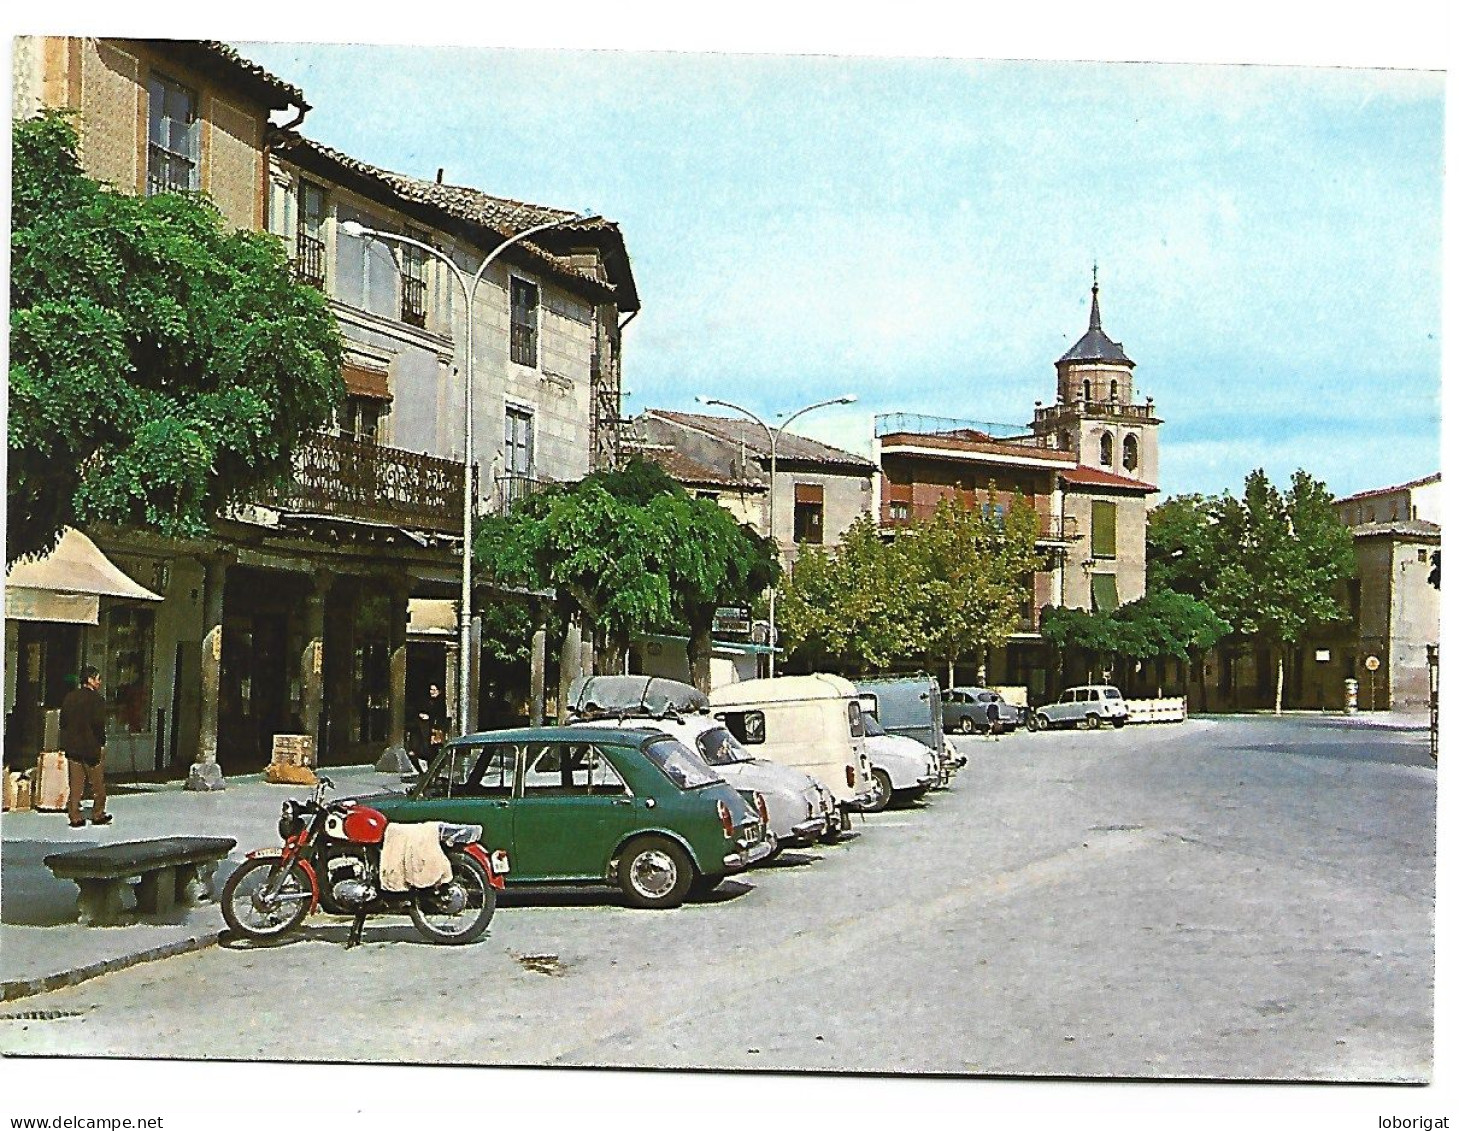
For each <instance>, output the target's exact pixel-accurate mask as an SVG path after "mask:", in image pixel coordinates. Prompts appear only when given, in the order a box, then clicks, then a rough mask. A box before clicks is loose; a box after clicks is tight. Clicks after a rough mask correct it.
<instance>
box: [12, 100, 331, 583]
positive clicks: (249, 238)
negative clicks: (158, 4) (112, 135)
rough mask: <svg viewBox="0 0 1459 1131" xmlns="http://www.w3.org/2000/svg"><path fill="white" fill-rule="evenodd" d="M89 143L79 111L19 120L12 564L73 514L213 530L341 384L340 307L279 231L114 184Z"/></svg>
mask: <svg viewBox="0 0 1459 1131" xmlns="http://www.w3.org/2000/svg"><path fill="white" fill-rule="evenodd" d="M76 147H77V137H76V132H75V130H74V128H73V126H72V125H71V123H70V121H69V118H68V117H67V116H66V115H64V114H60V113H54V112H52V113H46V114H42V115H40V116H37V117H34V118H30V119H25V120H21V121H17V122H15V123H14V132H13V140H12V193H13V196H12V201H13V214H12V231H11V272H10V305H11V337H10V371H9V381H10V386H9V394H10V416H9V429H8V440H9V472H8V481H7V494H8V505H9V521H8V529H7V535H8V537H7V542H6V557H7V560H8V561H13V560H14V559H15V558H17V557H20V556H24V555H32V554H36V553H39V552H43V551H44V550H46V549H48V548H49V547H50V546H52V545H53V544H54V542H55V540H56V538H57V537H58V536H59V533H60V530H61V528H62V527H64V526H67V525H73V524H76V523H86V522H107V523H116V524H132V525H141V526H147V527H151V528H153V529H155V530H157V531H159V532H161V533H163V534H167V535H172V536H179V537H186V536H195V535H200V534H202V533H205V532H206V530H207V529H208V526H209V523H210V521H211V520H212V519H213V518H214V517H215V516H216V515H217V514H218V512H219V511H220V510H221V509H222V508H224V507H226V506H227V505H228V504H230V503H232V502H235V501H238V500H241V499H244V498H247V497H248V496H249V495H250V494H252V493H253V492H254V491H255V490H257V489H258V488H259V487H260V486H261V485H264V484H267V483H270V482H274V481H277V480H278V479H280V478H281V477H283V476H284V475H286V474H287V473H288V472H289V470H290V463H291V458H292V447H293V444H294V443H295V441H296V439H297V437H299V436H300V435H303V434H307V433H308V432H310V431H312V430H314V429H316V428H318V427H319V426H321V425H322V424H324V423H325V421H327V420H328V419H329V416H330V413H331V411H332V410H333V408H334V406H335V405H336V404H337V403H338V401H339V400H340V399H341V398H342V396H343V393H344V388H343V382H342V379H341V375H340V367H341V360H342V347H341V343H340V338H339V333H338V330H337V328H336V326H335V323H334V319H333V316H332V315H331V314H330V312H329V308H328V306H327V304H326V302H325V299H324V296H323V295H322V294H320V293H319V292H318V291H316V290H314V289H312V288H309V287H306V286H301V285H299V284H297V283H296V282H295V281H294V279H293V278H292V276H291V274H290V272H289V268H288V263H287V260H286V259H285V256H284V252H283V249H282V247H281V246H280V244H279V242H278V240H276V239H274V238H273V237H272V236H268V235H265V234H262V233H258V232H227V231H225V230H224V223H223V219H222V217H221V215H220V214H219V212H218V211H217V209H216V208H215V207H214V206H213V205H212V204H211V203H210V202H209V201H208V200H207V199H206V198H204V197H201V196H196V195H185V194H176V193H168V194H162V195H158V196H150V197H138V196H131V195H128V194H125V193H121V192H117V191H115V190H113V189H111V188H110V187H108V186H105V185H101V184H98V183H97V182H95V181H93V180H90V179H89V178H87V177H86V176H84V175H83V173H82V171H81V166H80V162H79V160H78V158H77V148H76Z"/></svg>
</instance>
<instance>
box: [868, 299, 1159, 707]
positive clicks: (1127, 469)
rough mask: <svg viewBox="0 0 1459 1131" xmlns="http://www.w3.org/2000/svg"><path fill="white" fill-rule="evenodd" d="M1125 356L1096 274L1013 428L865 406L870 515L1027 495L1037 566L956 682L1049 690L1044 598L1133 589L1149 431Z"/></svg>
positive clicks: (1073, 600)
mask: <svg viewBox="0 0 1459 1131" xmlns="http://www.w3.org/2000/svg"><path fill="white" fill-rule="evenodd" d="M1134 368H1135V363H1134V362H1133V361H1131V360H1130V359H1129V357H1128V356H1127V355H1126V354H1125V352H1124V349H1123V347H1122V346H1121V345H1120V344H1119V343H1118V342H1115V341H1113V340H1112V339H1111V338H1110V337H1109V336H1108V335H1107V334H1106V333H1105V332H1104V329H1103V327H1102V325H1101V322H1100V312H1099V284H1098V281H1097V280H1096V282H1095V285H1094V288H1093V292H1092V296H1091V304H1090V316H1089V328H1088V330H1087V331H1086V332H1085V334H1084V335H1083V337H1081V338H1080V339H1079V341H1078V342H1076V343H1075V344H1074V345H1073V346H1072V347H1071V348H1070V349H1069V350H1068V351H1067V352H1066V353H1065V354H1064V355H1063V356H1062V357H1061V358H1059V360H1058V361H1057V362H1056V363H1055V371H1056V391H1055V401H1054V403H1053V404H1052V405H1050V406H1047V407H1045V406H1044V405H1042V403H1040V402H1035V408H1034V419H1033V421H1032V422H1031V423H1030V424H1028V425H1027V426H1026V427H1025V428H1017V427H1014V426H1007V425H997V424H987V423H980V422H972V421H965V420H950V419H942V418H937V417H925V416H915V415H910V414H905V413H896V414H890V415H886V416H881V417H878V418H877V421H876V428H875V430H876V438H875V441H874V451H875V457H876V460H877V463H878V465H879V467H880V471H881V475H880V492H879V494H880V504H879V512H880V521H881V524H882V527H883V529H885V530H887V531H894V530H896V529H897V528H899V527H901V526H905V525H906V524H907V523H909V522H913V521H916V520H919V519H924V518H926V517H928V516H929V515H930V514H931V513H932V511H933V510H934V509H935V507H936V506H937V503H938V502H939V501H940V500H943V499H949V500H953V501H956V502H958V503H960V504H962V505H964V506H974V505H977V506H985V507H991V508H993V509H995V510H996V509H998V508H1001V507H1006V506H1008V505H1009V503H1010V502H1011V500H1012V498H1013V496H1014V495H1015V494H1017V495H1018V496H1021V497H1022V498H1023V499H1024V501H1025V502H1027V503H1029V504H1030V505H1032V506H1033V508H1034V511H1035V512H1036V513H1037V515H1038V518H1039V541H1038V545H1039V547H1040V548H1041V549H1042V550H1043V551H1044V553H1045V555H1046V557H1045V561H1046V568H1045V569H1042V570H1040V571H1038V572H1036V573H1035V574H1033V575H1032V576H1031V577H1030V578H1029V579H1028V597H1027V600H1026V601H1025V603H1024V611H1023V616H1022V622H1021V624H1020V626H1019V630H1018V631H1017V632H1016V633H1015V634H1014V636H1013V637H1012V638H1011V640H1010V642H1009V645H1008V647H1007V648H1005V649H1002V650H1001V651H999V652H998V653H997V654H995V655H993V656H989V657H986V658H983V657H968V658H967V659H966V662H965V663H964V664H960V665H958V667H957V670H956V678H957V679H958V680H960V681H963V682H973V681H975V680H978V679H985V680H987V681H989V682H993V683H997V684H1019V685H1023V686H1024V687H1027V688H1028V690H1029V692H1030V694H1032V695H1033V696H1034V697H1035V698H1043V697H1047V696H1050V695H1054V694H1057V693H1058V691H1059V690H1060V689H1059V688H1056V687H1054V686H1053V685H1052V683H1051V680H1053V679H1054V673H1053V669H1052V667H1051V665H1050V663H1049V656H1048V650H1047V648H1046V647H1045V646H1044V644H1043V640H1042V637H1041V636H1040V617H1041V614H1042V610H1043V609H1044V608H1046V607H1048V606H1051V605H1053V606H1062V607H1067V608H1079V609H1113V608H1116V607H1118V606H1119V605H1122V604H1125V603H1127V602H1129V601H1134V600H1137V599H1138V598H1140V597H1142V596H1144V593H1145V521H1146V514H1147V510H1148V505H1149V498H1150V496H1151V495H1152V494H1154V493H1155V492H1156V491H1157V490H1158V486H1157V483H1156V475H1157V469H1158V454H1157V450H1158V429H1159V425H1160V423H1161V422H1160V420H1159V419H1158V418H1157V417H1156V416H1155V409H1154V403H1153V401H1152V400H1151V399H1150V398H1146V399H1145V400H1144V401H1139V400H1138V394H1137V391H1136V389H1135V387H1134Z"/></svg>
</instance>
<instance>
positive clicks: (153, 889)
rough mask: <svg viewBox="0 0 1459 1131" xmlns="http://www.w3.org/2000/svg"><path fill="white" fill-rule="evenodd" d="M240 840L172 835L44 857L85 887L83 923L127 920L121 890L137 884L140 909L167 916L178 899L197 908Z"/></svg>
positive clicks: (80, 903)
mask: <svg viewBox="0 0 1459 1131" xmlns="http://www.w3.org/2000/svg"><path fill="white" fill-rule="evenodd" d="M237 843H238V842H237V841H235V840H232V839H231V838H228V837H211V836H173V837H162V838H160V839H158V840H133V841H126V842H124V843H121V844H104V845H101V846H99V847H97V848H80V849H76V850H75V851H72V852H57V853H54V854H52V855H50V856H47V857H46V858H45V864H46V867H47V868H49V869H50V870H51V871H52V872H53V873H54V874H55V875H56V877H57V878H58V879H62V880H72V881H74V882H75V884H76V886H77V887H78V888H80V889H81V892H80V895H79V896H78V897H77V899H76V913H77V914H76V918H77V921H78V922H79V923H81V924H82V925H83V926H88V927H111V926H117V925H118V924H120V923H121V922H122V917H123V908H122V892H123V889H124V888H125V887H127V886H128V885H129V884H131V883H134V882H135V883H136V885H137V910H138V911H141V912H143V913H145V914H149V915H166V914H167V913H168V912H169V911H171V910H172V909H173V907H174V906H175V905H177V904H181V905H182V906H184V907H196V906H197V905H198V904H200V903H204V902H206V901H207V900H209V899H211V898H212V894H213V873H214V871H215V870H216V869H217V867H218V861H220V860H222V859H223V857H225V856H227V855H228V853H229V852H231V851H232V850H233V846H234V845H236V844H237Z"/></svg>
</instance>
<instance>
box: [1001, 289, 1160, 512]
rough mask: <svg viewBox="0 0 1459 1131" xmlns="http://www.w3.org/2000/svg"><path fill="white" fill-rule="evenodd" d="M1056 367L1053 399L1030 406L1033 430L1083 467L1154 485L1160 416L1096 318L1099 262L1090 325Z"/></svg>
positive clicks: (1122, 352) (1121, 350)
mask: <svg viewBox="0 0 1459 1131" xmlns="http://www.w3.org/2000/svg"><path fill="white" fill-rule="evenodd" d="M1054 369H1055V371H1056V372H1057V374H1058V383H1057V395H1056V399H1055V402H1054V404H1052V405H1048V406H1044V405H1038V406H1036V407H1035V408H1034V420H1033V423H1032V424H1031V425H1030V428H1031V429H1032V430H1033V432H1034V434H1035V435H1036V436H1038V437H1040V438H1041V439H1042V440H1043V442H1044V443H1045V444H1047V445H1048V446H1049V447H1051V448H1058V449H1060V450H1062V451H1067V452H1070V453H1071V454H1072V455H1073V456H1074V458H1075V460H1077V461H1078V463H1079V464H1080V465H1082V466H1084V467H1093V468H1098V469H1099V470H1101V471H1107V472H1110V473H1111V474H1114V475H1119V476H1122V477H1123V478H1126V479H1136V480H1139V481H1141V482H1143V483H1150V484H1158V476H1159V467H1160V463H1159V442H1158V432H1159V427H1160V420H1159V419H1158V418H1157V417H1156V415H1155V401H1154V398H1153V397H1146V398H1145V399H1144V400H1143V401H1139V400H1138V399H1137V398H1138V396H1139V393H1138V391H1137V390H1136V388H1135V363H1134V362H1133V361H1131V360H1130V358H1129V357H1128V355H1126V353H1125V350H1124V347H1123V346H1122V345H1121V344H1120V343H1119V342H1117V341H1115V340H1113V339H1112V338H1111V337H1110V336H1109V335H1108V334H1106V333H1105V332H1104V327H1103V326H1102V325H1101V323H1100V316H1099V266H1098V264H1096V265H1095V268H1094V287H1093V290H1092V292H1091V298H1090V304H1089V329H1088V330H1086V331H1085V332H1084V336H1083V337H1082V338H1080V339H1079V340H1078V341H1077V342H1075V343H1074V345H1073V346H1071V347H1070V348H1069V350H1068V351H1067V352H1066V353H1065V354H1064V356H1063V357H1061V358H1059V360H1058V361H1056V362H1055V363H1054Z"/></svg>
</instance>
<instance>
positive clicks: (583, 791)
mask: <svg viewBox="0 0 1459 1131" xmlns="http://www.w3.org/2000/svg"><path fill="white" fill-rule="evenodd" d="M522 790H523V795H524V796H527V795H531V794H538V795H540V794H542V793H545V792H551V793H554V794H573V795H588V794H620V795H621V794H624V793H627V792H628V787H627V786H626V785H624V783H623V779H622V778H621V777H620V776H619V774H618V771H617V769H615V768H614V766H613V763H612V762H610V761H609V760H608V756H607V755H606V754H604V753H603V751H602V750H601V749H600V748H599V747H597V746H594V745H593V744H591V743H560V742H548V743H542V744H540V745H537V744H534V745H532V746H529V747H527V772H526V774H525V775H524V776H523V778H522Z"/></svg>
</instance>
